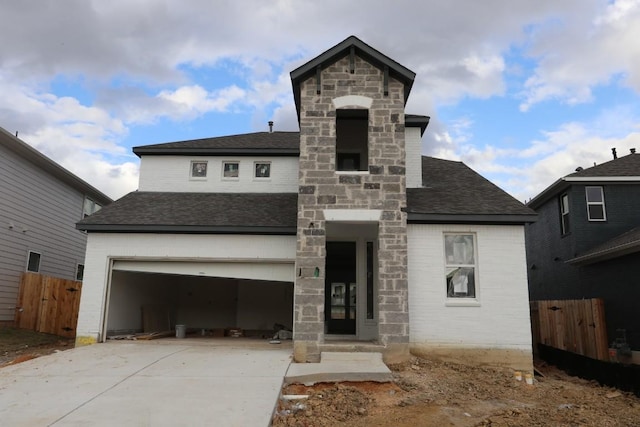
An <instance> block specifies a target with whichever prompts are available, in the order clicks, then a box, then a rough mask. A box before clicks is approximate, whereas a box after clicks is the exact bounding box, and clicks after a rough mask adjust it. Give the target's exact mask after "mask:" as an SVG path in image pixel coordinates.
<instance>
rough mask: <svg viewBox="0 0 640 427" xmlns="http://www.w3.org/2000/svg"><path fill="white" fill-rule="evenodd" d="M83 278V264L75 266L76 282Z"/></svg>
mask: <svg viewBox="0 0 640 427" xmlns="http://www.w3.org/2000/svg"><path fill="white" fill-rule="evenodd" d="M83 278H84V264H78V265H77V266H76V280H78V281H82V279H83Z"/></svg>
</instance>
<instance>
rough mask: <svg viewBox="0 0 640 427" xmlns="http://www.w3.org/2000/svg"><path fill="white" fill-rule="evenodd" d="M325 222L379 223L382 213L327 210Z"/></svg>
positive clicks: (376, 211) (375, 211) (357, 210)
mask: <svg viewBox="0 0 640 427" xmlns="http://www.w3.org/2000/svg"><path fill="white" fill-rule="evenodd" d="M323 213H324V219H325V221H342V222H378V221H380V218H381V217H382V211H381V210H378V209H325V210H324V211H323Z"/></svg>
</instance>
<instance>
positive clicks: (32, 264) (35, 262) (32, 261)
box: [27, 251, 41, 273]
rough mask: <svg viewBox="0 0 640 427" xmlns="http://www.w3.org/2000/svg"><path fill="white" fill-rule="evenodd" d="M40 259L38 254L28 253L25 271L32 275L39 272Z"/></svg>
mask: <svg viewBox="0 0 640 427" xmlns="http://www.w3.org/2000/svg"><path fill="white" fill-rule="evenodd" d="M40 258H41V255H40V254H39V253H38V252H33V251H29V255H28V259H27V271H30V272H32V273H39V272H40Z"/></svg>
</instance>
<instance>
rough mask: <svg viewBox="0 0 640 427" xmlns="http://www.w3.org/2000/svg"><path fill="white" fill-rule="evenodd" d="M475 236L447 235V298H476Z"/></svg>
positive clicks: (445, 251)
mask: <svg viewBox="0 0 640 427" xmlns="http://www.w3.org/2000/svg"><path fill="white" fill-rule="evenodd" d="M475 252H476V250H475V235H474V234H457V233H456V234H445V235H444V253H445V274H446V277H445V279H446V285H447V298H476V273H477V268H476V267H477V266H476V263H477V260H476V255H475Z"/></svg>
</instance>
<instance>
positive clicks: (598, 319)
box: [591, 298, 609, 361]
mask: <svg viewBox="0 0 640 427" xmlns="http://www.w3.org/2000/svg"><path fill="white" fill-rule="evenodd" d="M591 306H592V310H593V323H594V325H595V343H596V354H597V358H598V359H599V360H605V361H606V360H609V341H608V337H607V323H606V320H605V315H604V300H603V299H602V298H595V299H593V300H591Z"/></svg>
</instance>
